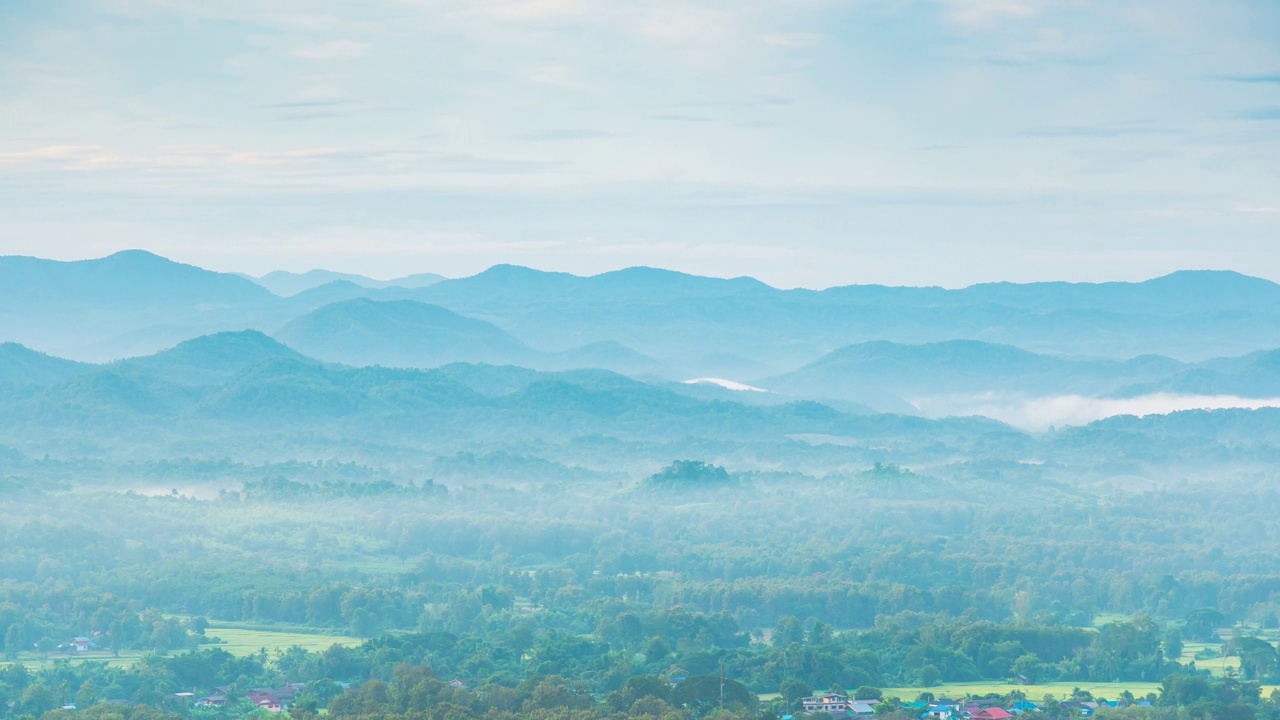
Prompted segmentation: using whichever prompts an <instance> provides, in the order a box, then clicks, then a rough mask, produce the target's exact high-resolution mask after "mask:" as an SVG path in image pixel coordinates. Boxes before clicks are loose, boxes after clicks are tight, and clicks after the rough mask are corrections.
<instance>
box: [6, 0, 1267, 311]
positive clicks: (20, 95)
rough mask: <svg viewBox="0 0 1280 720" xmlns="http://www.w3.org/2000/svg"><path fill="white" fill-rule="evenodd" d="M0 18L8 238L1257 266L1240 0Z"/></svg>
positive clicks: (370, 7) (491, 0)
mask: <svg viewBox="0 0 1280 720" xmlns="http://www.w3.org/2000/svg"><path fill="white" fill-rule="evenodd" d="M6 13H7V15H6V20H5V22H4V24H3V27H0V217H3V218H4V220H2V221H0V223H3V225H2V226H0V237H2V238H3V240H0V251H3V252H10V253H14V252H18V253H29V254H40V255H52V256H57V257H84V256H89V255H95V254H101V253H103V252H107V251H110V250H113V249H118V248H122V247H135V246H144V247H148V248H150V249H153V250H156V251H158V252H162V253H166V254H169V255H173V256H176V257H179V258H181V259H184V260H190V261H195V262H201V263H203V264H206V265H211V266H215V267H221V268H225V269H236V270H246V271H255V272H262V271H266V270H269V269H273V268H276V267H285V268H291V269H306V268H308V267H310V266H312V265H314V264H319V263H323V262H340V263H342V264H343V265H344V266H345V267H348V268H350V269H354V270H360V271H363V272H369V273H372V274H387V273H388V272H390V273H392V274H395V273H397V272H400V271H402V270H405V269H411V270H421V271H440V272H445V273H447V274H464V273H467V272H472V271H475V270H479V269H481V268H483V267H485V266H487V265H489V264H493V263H496V262H523V263H528V264H533V265H535V266H540V267H547V268H555V269H565V270H571V271H577V272H595V271H601V270H607V269H611V268H615V267H619V266H624V265H630V264H657V265H664V266H669V267H676V268H680V269H684V270H689V271H693V272H700V273H706V274H713V275H735V274H752V275H756V276H759V277H762V278H764V279H766V280H769V281H771V282H774V283H776V284H780V285H807V286H823V285H830V284H836V283H847V282H890V283H911V284H932V283H936V284H946V285H960V284H967V283H970V282H975V281H981V280H992V279H1018V280H1027V279H1043V278H1050V277H1053V278H1065V279H1100V278H1139V277H1149V276H1152V275H1156V274H1160V273H1163V272H1166V271H1169V270H1172V269H1175V268H1180V267H1224V268H1236V269H1241V270H1247V271H1250V272H1253V273H1255V274H1264V275H1269V276H1271V277H1275V278H1280V256H1277V254H1276V253H1274V252H1272V251H1271V247H1270V242H1271V238H1274V235H1275V232H1276V231H1277V229H1280V217H1277V215H1276V214H1275V213H1271V212H1266V210H1268V209H1270V208H1274V206H1275V198H1276V197H1278V196H1280V162H1278V161H1277V160H1276V158H1277V157H1280V115H1277V114H1276V113H1275V112H1274V110H1275V108H1276V107H1277V104H1278V103H1280V83H1277V82H1276V78H1277V76H1278V73H1280V46H1277V45H1276V43H1275V42H1274V38H1275V37H1277V36H1280V6H1276V5H1275V3H1271V2H1267V1H1266V0H1224V2H1222V3H1217V4H1215V7H1214V12H1213V13H1211V14H1207V13H1205V12H1204V6H1203V4H1202V3H1195V2H1192V1H1191V0H1139V2H1134V3H1122V4H1116V3H1109V2H1102V1H1101V0H1096V1H1093V0H1086V1H1085V2H1080V1H1078V0H1072V1H1070V2H1067V1H1066V0H1042V1H1037V2H1025V1H1022V0H928V1H926V2H919V3H898V2H890V1H888V0H858V1H857V2H837V1H835V0H830V1H828V0H791V1H790V2H781V1H780V0H778V1H773V0H769V1H765V0H746V1H744V2H738V3H721V2H696V1H695V2H676V1H674V0H639V1H637V2H625V3H616V2H599V1H591V0H469V1H467V2H463V1H462V0H374V1H372V2H369V3H362V4H359V5H355V6H353V5H351V4H349V3H339V2H336V0H281V1H280V2H273V3H269V4H263V3H255V2H248V1H247V0H228V1H227V2H217V3H188V2H177V1H176V0H87V1H86V2H84V3H81V4H79V5H77V10H76V11H75V12H71V11H70V10H69V9H68V8H67V7H66V6H64V5H62V4H59V3H19V4H17V6H16V7H15V8H13V9H12V10H7V11H6ZM1188 47H1195V48H1198V49H1199V51H1198V52H1196V53H1187V52H1186V48H1188ZM387 237H396V238H398V240H397V241H396V242H395V243H394V246H395V247H397V248H400V250H398V251H396V252H395V253H390V254H389V253H388V251H386V249H385V248H386V244H385V243H378V242H374V241H372V240H370V238H387ZM459 237H465V238H472V239H473V240H474V242H473V243H471V244H469V245H466V246H465V247H458V246H457V244H456V243H452V242H450V243H449V244H445V245H441V244H440V241H439V240H438V239H439V238H459ZM308 238H310V239H311V240H312V241H313V242H314V247H315V250H314V251H312V250H310V249H309V247H308ZM335 238H336V239H337V240H335ZM414 238H417V240H416V241H415V240H414ZM584 246H585V247H590V248H591V251H590V252H582V251H581V248H582V247H584ZM335 248H336V249H335Z"/></svg>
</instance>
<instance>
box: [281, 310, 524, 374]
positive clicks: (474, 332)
mask: <svg viewBox="0 0 1280 720" xmlns="http://www.w3.org/2000/svg"><path fill="white" fill-rule="evenodd" d="M275 337H276V338H278V339H280V340H281V341H283V342H284V343H286V344H287V345H289V346H290V347H293V348H295V349H297V350H298V351H299V352H302V353H303V354H305V355H308V356H311V357H314V358H318V359H321V360H327V361H330V362H339V363H344V364H347V365H385V366H393V367H417V368H424V367H437V366H440V365H445V364H448V363H452V362H485V363H494V364H515V365H518V364H521V363H522V362H524V361H526V360H528V358H529V357H530V356H531V355H532V354H533V353H532V351H530V349H529V348H528V347H526V346H525V345H524V344H523V343H521V342H520V341H519V340H516V339H515V338H514V337H512V336H511V335H509V334H507V333H506V332H503V331H502V330H500V329H498V328H497V327H495V326H493V325H491V324H489V323H486V322H483V321H480V320H474V319H471V318H468V317H463V316H461V315H458V314H457V313H453V312H450V311H449V310H446V309H444V308H442V307H439V306H435V305H428V304H425V303H419V302H413V301H408V300H399V301H390V302H377V301H374V300H369V299H364V298H360V299H355V300H349V301H346V302H340V303H334V304H332V305H327V306H325V307H322V308H320V309H318V310H315V311H312V312H310V313H307V314H306V315H303V316H302V317H300V318H297V319H295V320H293V321H291V322H289V323H288V324H286V325H285V326H284V327H282V328H280V330H278V331H277V332H276V333H275Z"/></svg>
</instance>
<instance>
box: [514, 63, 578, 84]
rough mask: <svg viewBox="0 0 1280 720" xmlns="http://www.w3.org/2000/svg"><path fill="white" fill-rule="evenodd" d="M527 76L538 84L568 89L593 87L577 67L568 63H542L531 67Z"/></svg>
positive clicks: (530, 80)
mask: <svg viewBox="0 0 1280 720" xmlns="http://www.w3.org/2000/svg"><path fill="white" fill-rule="evenodd" d="M525 77H526V78H528V79H529V82H532V83H536V84H538V85H549V86H551V87H557V88H563V89H566V90H591V89H592V86H591V84H590V83H588V82H586V81H584V80H583V79H582V78H580V77H579V76H578V71H577V70H576V69H575V68H572V67H569V66H567V65H540V66H538V67H534V68H530V69H529V71H528V72H527V73H525Z"/></svg>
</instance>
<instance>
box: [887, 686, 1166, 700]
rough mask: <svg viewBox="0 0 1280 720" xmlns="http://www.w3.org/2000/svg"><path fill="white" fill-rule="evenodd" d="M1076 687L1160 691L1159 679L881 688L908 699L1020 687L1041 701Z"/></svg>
mask: <svg viewBox="0 0 1280 720" xmlns="http://www.w3.org/2000/svg"><path fill="white" fill-rule="evenodd" d="M1076 688H1080V689H1081V690H1088V691H1089V692H1090V693H1093V696H1094V697H1104V698H1107V699H1108V700H1114V699H1116V698H1117V697H1119V696H1120V693H1122V692H1124V691H1125V690H1128V691H1129V692H1131V693H1133V694H1134V696H1144V695H1146V694H1147V693H1157V694H1159V692H1160V683H1151V682H1115V683H1088V682H1049V683H1040V684H1038V685H1015V684H1013V683H1000V682H960V683H947V684H945V685H939V686H937V687H931V688H918V687H905V688H884V690H883V692H884V696H885V697H897V698H901V699H902V700H905V701H907V702H910V701H912V700H915V699H916V696H917V695H919V694H920V693H922V692H929V693H933V695H934V696H935V697H942V696H944V695H945V696H947V697H950V698H953V699H959V698H961V697H968V696H971V695H987V694H990V693H997V694H1000V695H1006V694H1008V693H1010V692H1012V691H1014V690H1021V691H1022V692H1024V693H1026V695H1027V699H1029V700H1031V701H1032V702H1040V701H1041V700H1043V699H1044V696H1045V695H1052V696H1054V697H1055V698H1057V699H1059V700H1061V699H1063V698H1066V697H1070V695H1071V693H1072V691H1074V690H1075V689H1076Z"/></svg>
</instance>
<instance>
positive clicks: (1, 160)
mask: <svg viewBox="0 0 1280 720" xmlns="http://www.w3.org/2000/svg"><path fill="white" fill-rule="evenodd" d="M122 161H123V158H122V157H120V156H119V155H116V154H113V153H109V152H107V151H106V150H105V149H104V148H102V147H101V146H98V145H47V146H45V147H39V148H33V149H31V150H19V151H16V152H5V153H0V164H5V165H24V164H25V165H30V164H45V165H54V166H57V167H62V168H64V169H68V170H92V169H96V168H102V167H107V166H110V165H116V164H119V163H120V162H122Z"/></svg>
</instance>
